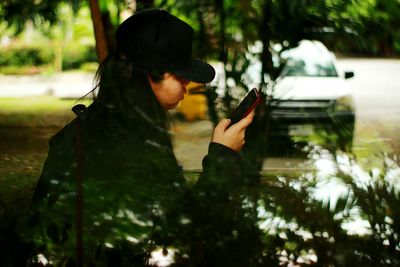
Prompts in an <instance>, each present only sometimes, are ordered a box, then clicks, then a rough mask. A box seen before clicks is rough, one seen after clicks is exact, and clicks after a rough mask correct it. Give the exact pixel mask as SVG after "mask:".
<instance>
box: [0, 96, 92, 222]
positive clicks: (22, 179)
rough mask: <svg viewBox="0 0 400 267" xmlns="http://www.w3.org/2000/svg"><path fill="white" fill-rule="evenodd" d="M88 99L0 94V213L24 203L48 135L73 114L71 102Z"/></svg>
mask: <svg viewBox="0 0 400 267" xmlns="http://www.w3.org/2000/svg"><path fill="white" fill-rule="evenodd" d="M90 102H91V101H90V100H88V99H84V100H82V101H78V100H76V99H58V98H55V97H51V96H41V97H24V98H0V215H1V214H2V213H4V212H6V211H7V210H13V209H16V210H17V211H21V212H22V211H23V210H24V209H25V208H26V207H27V205H28V203H29V200H30V198H31V194H32V188H33V187H34V185H35V184H36V181H37V179H38V177H39V175H40V172H41V168H42V164H43V163H44V160H45V158H46V155H47V144H48V140H49V138H50V137H51V136H52V135H53V134H55V133H56V132H57V131H58V130H59V129H60V128H61V127H62V126H64V125H65V124H66V123H67V122H68V121H70V120H71V119H72V118H73V117H74V116H75V115H74V114H73V112H72V111H71V108H72V107H73V106H74V105H76V104H78V103H83V104H85V105H89V104H90Z"/></svg>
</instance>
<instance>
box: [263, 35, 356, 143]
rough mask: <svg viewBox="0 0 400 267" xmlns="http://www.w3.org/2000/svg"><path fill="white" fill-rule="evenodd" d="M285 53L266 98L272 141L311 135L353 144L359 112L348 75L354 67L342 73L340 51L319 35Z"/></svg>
mask: <svg viewBox="0 0 400 267" xmlns="http://www.w3.org/2000/svg"><path fill="white" fill-rule="evenodd" d="M281 57H282V59H283V61H284V67H283V68H282V71H281V74H280V76H279V77H278V79H277V80H276V84H275V86H274V89H273V92H272V96H273V97H272V100H270V101H268V103H267V104H269V107H270V111H271V113H270V115H271V117H270V118H271V121H270V123H271V125H270V133H271V138H272V139H273V140H274V141H273V143H275V144H277V143H278V144H279V140H285V139H286V141H287V140H288V139H291V140H307V139H308V140H309V139H310V137H311V138H314V140H317V141H318V142H321V141H322V142H324V143H325V144H328V145H334V146H335V147H340V148H342V149H345V150H346V149H351V145H352V141H353V132H354V123H355V115H354V109H353V104H352V102H353V100H352V96H351V90H350V87H349V85H348V84H347V82H346V81H345V79H348V78H351V77H353V76H354V73H353V72H344V73H339V72H338V69H337V67H336V58H335V55H334V54H333V53H332V52H330V51H329V50H328V49H327V48H326V47H325V46H324V45H323V44H322V43H321V42H319V41H310V40H303V41H301V42H300V43H299V46H298V47H295V48H292V49H289V50H287V51H284V52H282V54H281Z"/></svg>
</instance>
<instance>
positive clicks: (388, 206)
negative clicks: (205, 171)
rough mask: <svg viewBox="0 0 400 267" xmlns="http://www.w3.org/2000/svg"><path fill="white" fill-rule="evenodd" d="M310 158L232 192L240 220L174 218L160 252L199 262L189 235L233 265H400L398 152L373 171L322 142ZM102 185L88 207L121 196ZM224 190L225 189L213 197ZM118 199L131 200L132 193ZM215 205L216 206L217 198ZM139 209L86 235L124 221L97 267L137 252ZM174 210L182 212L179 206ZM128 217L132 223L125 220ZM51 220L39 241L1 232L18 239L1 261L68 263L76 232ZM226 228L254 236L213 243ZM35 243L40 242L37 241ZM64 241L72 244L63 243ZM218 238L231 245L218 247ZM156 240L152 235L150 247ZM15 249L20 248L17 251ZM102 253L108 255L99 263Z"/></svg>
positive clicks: (106, 218) (112, 217) (102, 219)
mask: <svg viewBox="0 0 400 267" xmlns="http://www.w3.org/2000/svg"><path fill="white" fill-rule="evenodd" d="M309 159H310V160H309V162H308V164H309V167H310V171H308V172H304V173H303V174H301V175H300V176H293V175H278V176H274V175H266V176H262V179H261V181H260V182H261V183H260V184H257V185H256V187H247V188H245V189H244V190H241V191H240V192H241V194H240V196H235V201H237V200H239V201H240V203H241V204H240V205H239V206H236V207H235V208H234V209H231V208H232V207H230V208H229V209H228V210H226V211H225V212H228V213H226V214H225V215H224V216H231V215H232V214H229V212H234V213H235V214H236V215H235V216H238V214H245V217H244V218H246V219H243V220H240V221H236V222H235V224H234V225H224V224H223V223H222V222H221V223H220V224H218V223H217V224H213V225H209V224H205V225H203V226H200V225H197V224H196V223H195V222H188V221H187V222H185V225H186V227H188V228H185V227H184V228H182V229H186V230H185V231H184V232H183V233H178V232H174V230H173V229H175V228H174V227H178V226H177V225H169V227H171V228H169V229H170V230H171V232H170V234H171V236H170V238H172V239H171V240H174V241H173V244H174V246H170V247H165V248H164V252H163V253H165V255H168V254H169V253H174V259H175V263H174V264H172V265H171V266H197V265H195V264H194V262H196V260H198V259H194V258H193V259H192V258H187V257H188V256H187V255H186V256H185V255H184V253H185V252H186V251H190V255H192V256H193V255H196V254H192V253H193V251H191V250H190V247H192V248H196V243H195V242H194V243H190V240H198V241H201V242H203V243H205V244H207V249H209V250H210V251H212V250H215V251H218V253H216V254H215V256H216V257H217V258H218V257H221V258H224V259H226V258H227V257H229V255H230V254H235V258H237V256H238V255H239V258H238V260H237V261H236V262H231V261H229V260H228V261H226V262H227V263H228V264H226V265H223V264H222V265H218V266H252V267H253V266H278V265H279V266H294V265H295V266H350V265H351V266H371V267H372V266H397V265H399V264H400V247H399V244H400V240H399V236H400V235H399V234H400V222H399V221H398V220H397V218H398V216H399V215H400V208H399V207H400V206H399V204H400V187H399V182H400V161H399V158H398V157H393V158H389V157H384V158H383V168H382V169H377V168H375V169H371V170H370V171H366V170H364V169H363V168H361V167H360V166H359V165H358V164H357V161H356V159H355V158H353V157H351V156H348V155H345V154H337V155H332V154H330V153H329V152H327V151H326V150H324V149H322V148H321V147H312V148H310V150H309ZM319 160H323V161H324V160H325V161H326V160H328V161H329V162H330V164H332V166H333V168H330V167H328V166H325V167H323V166H319V167H318V165H319V163H318V161H319ZM329 170H330V171H329ZM197 175H198V174H196V173H193V172H191V173H187V176H188V177H190V180H191V182H190V183H191V184H193V183H194V182H193V180H196V179H197V178H196V177H197ZM103 192H107V193H105V194H100V195H98V194H88V195H87V198H88V199H87V200H86V201H88V203H89V202H90V203H91V202H93V203H92V204H91V205H90V206H87V207H86V209H88V210H87V212H96V210H98V207H96V204H95V203H96V199H98V198H99V197H107V198H111V199H114V198H116V199H120V198H121V196H120V195H118V194H119V192H117V191H115V190H109V191H103ZM65 197H66V198H68V196H65ZM219 197H221V196H218V197H216V199H215V200H217V199H218V198H219ZM236 197H238V198H236ZM66 198H63V201H66ZM120 200H121V201H129V198H128V199H125V200H123V199H120ZM215 205H219V204H218V202H216V203H215ZM63 208H64V209H65V208H66V206H59V207H58V209H63ZM70 208H71V209H73V208H74V207H70ZM192 208H195V207H192ZM92 209H93V210H92ZM212 210H213V209H210V211H212ZM60 212H61V210H60ZM139 214H140V212H139V213H138V214H133V215H129V214H125V215H124V214H119V215H118V212H116V211H112V210H109V212H108V213H107V214H102V215H99V216H98V217H97V221H96V227H97V228H98V230H97V231H98V234H97V235H96V237H94V236H86V238H87V239H88V240H92V239H93V238H95V239H96V238H100V236H103V232H108V230H109V229H108V227H110V226H112V225H114V223H115V224H116V225H121V226H120V227H119V228H114V227H115V225H114V226H113V228H112V229H113V233H114V238H112V239H107V240H103V241H104V242H105V243H104V246H101V247H100V246H99V248H98V249H99V251H98V252H96V255H103V256H102V257H104V258H97V262H96V263H95V264H96V265H95V266H116V265H115V263H118V262H117V261H114V262H113V264H114V265H113V264H111V265H109V264H108V265H107V261H106V259H108V260H111V261H112V260H113V259H114V260H117V259H118V257H119V256H118V255H139V254H140V253H139V252H140V251H141V250H140V249H139V248H138V245H139V244H138V243H137V242H138V240H137V239H136V237H137V236H140V231H141V230H140V229H141V227H142V228H143V227H144V226H143V225H142V226H140V225H141V224H140V221H138V219H139V217H136V216H139ZM6 215H10V214H6ZM175 216H178V217H179V216H183V217H184V216H185V215H184V214H179V213H177V214H175ZM210 216H211V215H210ZM218 216H220V215H218ZM10 218H12V217H11V216H10V217H8V220H2V223H3V225H2V226H3V227H4V225H5V224H7V223H12V220H11V219H10ZM129 218H130V219H129ZM10 220H11V221H10ZM125 220H127V221H126V222H125ZM128 221H131V222H130V223H127V222H128ZM54 222H55V218H54V217H52V216H50V217H49V218H46V219H45V218H44V217H42V218H41V223H43V224H44V225H43V227H44V228H43V229H44V232H42V233H40V234H39V235H38V236H36V239H33V240H34V241H35V242H26V240H25V239H24V236H21V235H18V234H16V233H13V232H8V233H7V234H6V235H2V236H1V237H2V238H3V241H4V240H7V238H11V237H12V238H13V239H12V240H13V242H9V243H7V245H8V246H7V247H2V251H6V252H7V253H6V254H5V255H8V256H10V258H8V257H3V258H2V260H3V264H4V263H5V265H3V266H15V265H12V264H14V263H15V262H17V261H18V260H22V259H26V258H24V257H27V256H28V255H29V254H30V253H33V255H37V254H39V253H40V254H42V257H44V258H46V259H47V260H50V261H51V262H52V263H53V264H54V265H53V266H69V265H68V264H67V262H68V261H72V259H69V257H68V255H70V253H71V252H70V251H69V250H68V246H69V245H72V247H70V248H69V249H71V250H72V251H73V244H74V237H73V236H72V235H65V233H67V232H66V229H64V228H62V227H61V226H62V224H54ZM46 223H47V226H46ZM143 223H144V222H143ZM192 223H194V225H192ZM200 223H201V222H200ZM214 223H215V222H214ZM139 226H140V227H139ZM147 226H149V225H146V227H147ZM204 226H206V227H204ZM135 227H138V228H137V229H136V228H135ZM231 227H233V229H231ZM16 229H18V228H16ZM188 229H191V230H188ZM224 229H230V230H233V231H234V233H233V237H236V238H238V239H239V240H240V239H242V238H244V237H246V236H248V237H251V238H252V239H251V240H248V242H246V243H243V246H242V247H240V248H239V247H236V248H237V249H238V250H237V251H231V250H229V244H230V243H229V242H228V241H227V240H224V241H222V240H221V243H220V244H218V242H215V238H216V237H217V236H218V235H219V234H222V233H224ZM192 230H193V231H192ZM182 234H183V235H182ZM225 234H226V233H225ZM199 235H200V236H201V239H200V240H199V239H198V238H199ZM27 236H29V234H28V232H25V237H27ZM18 238H20V239H18ZM258 238H259V239H258ZM30 241H32V240H30ZM92 241H93V240H92ZM188 241H189V243H187V242H188ZM225 242H226V243H225ZM38 244H43V246H42V245H41V246H37V245H38ZM67 244H69V245H68V246H66V245H67ZM221 244H224V246H226V247H221ZM13 246H16V247H18V248H19V250H18V251H15V250H13V249H14V248H15V247H13ZM152 246H153V245H152V243H150V242H149V243H148V247H149V248H151V247H152ZM153 249H157V247H153ZM188 249H189V250H188ZM226 249H227V250H226ZM14 253H18V257H16V255H17V254H14ZM97 253H98V254H97ZM137 253H139V254H137ZM225 253H226V254H225ZM31 255H32V254H31ZM240 255H247V256H248V258H243V259H240ZM198 256H200V255H198ZM13 257H14V258H13ZM4 260H10V262H5V261H4ZM31 260H33V261H34V262H35V261H37V258H36V257H33V258H32V259H31ZM101 260H104V261H103V262H102V263H100V262H99V261H101ZM125 260H126V262H125V263H121V266H130V265H124V264H128V262H131V263H132V262H134V260H135V257H131V258H125ZM192 260H193V261H192ZM249 262H251V264H249ZM7 264H9V265H7ZM58 264H59V265H58ZM191 264H192V265H191ZM208 266H212V265H208Z"/></svg>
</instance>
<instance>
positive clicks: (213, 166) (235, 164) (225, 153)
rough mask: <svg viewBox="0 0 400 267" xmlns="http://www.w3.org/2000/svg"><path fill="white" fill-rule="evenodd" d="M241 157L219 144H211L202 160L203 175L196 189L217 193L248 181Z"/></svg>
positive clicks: (232, 188)
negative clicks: (212, 190)
mask: <svg viewBox="0 0 400 267" xmlns="http://www.w3.org/2000/svg"><path fill="white" fill-rule="evenodd" d="M248 175H249V174H248V173H247V172H246V169H245V167H244V163H243V160H242V157H241V155H240V154H239V153H238V152H236V151H234V150H232V149H230V148H228V147H226V146H224V145H222V144H219V143H214V142H211V143H210V145H209V147H208V154H207V156H205V157H204V159H203V173H202V174H201V175H200V177H199V180H198V182H197V184H196V187H197V188H199V189H200V188H201V189H206V188H207V189H211V188H213V189H215V190H217V191H221V190H223V191H227V190H234V189H236V188H238V187H240V186H241V185H244V184H245V183H246V181H247V180H248Z"/></svg>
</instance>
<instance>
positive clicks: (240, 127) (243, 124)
mask: <svg viewBox="0 0 400 267" xmlns="http://www.w3.org/2000/svg"><path fill="white" fill-rule="evenodd" d="M253 118H254V111H252V112H251V113H250V114H249V115H247V116H246V117H244V118H243V119H241V120H240V121H239V122H237V123H235V124H234V125H232V126H231V128H236V129H237V130H238V131H241V130H244V129H246V128H247V126H249V125H250V123H251V122H252V121H253Z"/></svg>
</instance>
